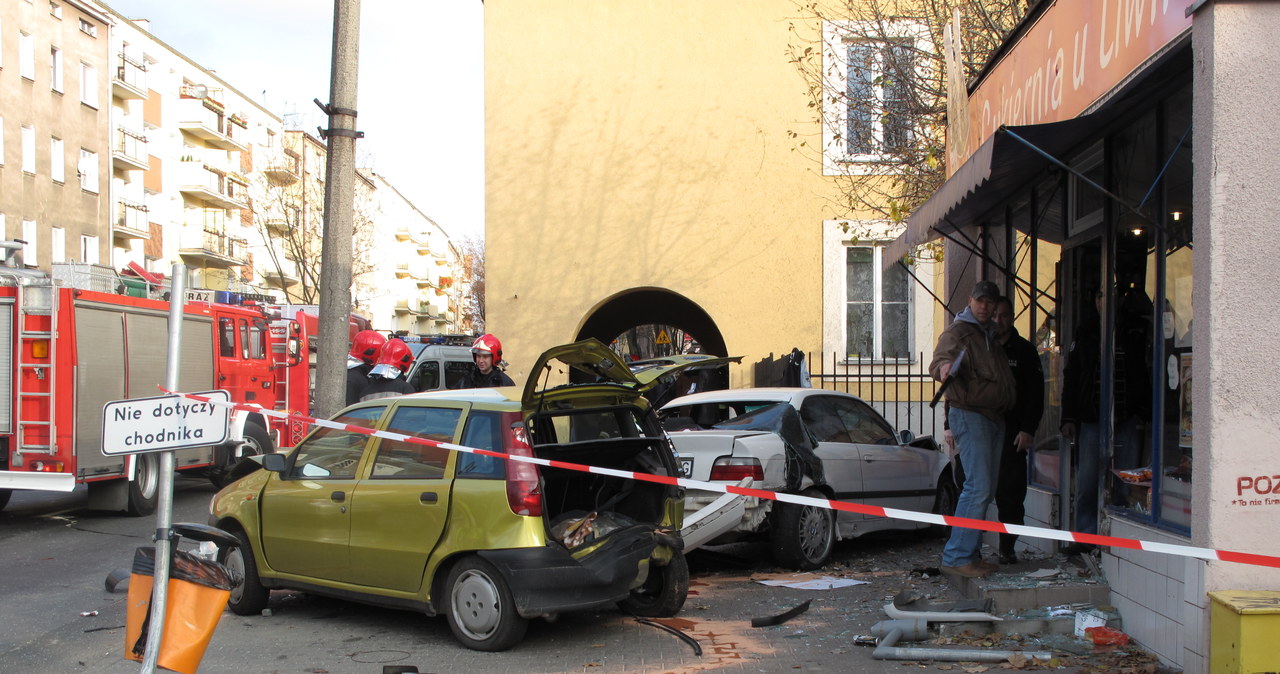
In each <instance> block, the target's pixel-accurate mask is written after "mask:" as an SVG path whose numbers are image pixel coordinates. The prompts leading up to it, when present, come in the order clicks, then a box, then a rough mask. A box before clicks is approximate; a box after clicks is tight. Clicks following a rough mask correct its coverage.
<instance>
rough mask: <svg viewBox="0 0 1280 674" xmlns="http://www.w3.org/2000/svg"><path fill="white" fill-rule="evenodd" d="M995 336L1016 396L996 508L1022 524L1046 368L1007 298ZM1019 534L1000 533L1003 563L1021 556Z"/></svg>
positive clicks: (1000, 304)
mask: <svg viewBox="0 0 1280 674" xmlns="http://www.w3.org/2000/svg"><path fill="white" fill-rule="evenodd" d="M992 320H993V321H994V322H995V327H996V339H997V340H998V341H999V342H1000V343H1001V344H1003V345H1004V351H1005V354H1006V355H1008V357H1009V369H1011V370H1013V379H1014V382H1015V384H1016V387H1017V395H1016V397H1015V400H1014V405H1013V409H1012V410H1009V411H1008V412H1006V413H1005V415H1004V444H1003V445H1002V449H1001V454H1000V472H999V476H998V477H997V478H996V510H997V511H999V516H1000V521H1001V522H1004V523H1005V524H1023V517H1024V516H1025V515H1026V507H1025V501H1026V500H1027V450H1028V449H1029V448H1030V447H1031V444H1032V442H1033V441H1034V440H1035V436H1036V428H1037V427H1039V425H1040V417H1041V415H1043V414H1044V369H1043V368H1042V367H1041V365H1040V354H1039V353H1037V352H1036V347H1034V346H1032V344H1031V342H1028V341H1027V340H1026V339H1024V338H1023V337H1022V336H1021V335H1019V334H1018V330H1017V328H1014V327H1013V302H1012V301H1010V300H1009V298H1008V297H1003V296H1002V297H1000V298H999V299H998V300H997V301H996V309H995V314H994V315H993V318H992ZM1017 540H1018V536H1017V535H1016V534H1000V563H1001V564H1013V563H1015V562H1017V561H1018V555H1017V553H1015V552H1014V549H1013V546H1014V544H1015V543H1016V542H1017Z"/></svg>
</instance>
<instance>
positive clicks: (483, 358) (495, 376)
mask: <svg viewBox="0 0 1280 674" xmlns="http://www.w3.org/2000/svg"><path fill="white" fill-rule="evenodd" d="M471 362H472V364H473V366H474V367H472V368H471V371H470V372H468V373H467V376H465V377H463V378H462V379H460V380H459V381H458V383H457V384H455V385H454V386H453V387H452V388H494V387H497V386H515V385H516V383H515V382H514V381H511V377H508V376H507V373H505V372H503V371H502V368H503V367H504V366H505V365H506V363H505V362H504V361H503V360H502V342H499V341H498V338H497V337H494V336H493V335H490V334H488V333H486V334H483V335H480V336H479V337H477V338H476V341H474V342H472V344H471Z"/></svg>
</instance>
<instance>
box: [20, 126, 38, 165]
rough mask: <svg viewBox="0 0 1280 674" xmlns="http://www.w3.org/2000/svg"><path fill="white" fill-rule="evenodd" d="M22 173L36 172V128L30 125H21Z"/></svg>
mask: <svg viewBox="0 0 1280 674" xmlns="http://www.w3.org/2000/svg"><path fill="white" fill-rule="evenodd" d="M22 172H23V173H30V174H32V175H35V172H36V127H34V126H31V125H30V124H23V125H22Z"/></svg>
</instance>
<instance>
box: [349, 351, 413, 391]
mask: <svg viewBox="0 0 1280 674" xmlns="http://www.w3.org/2000/svg"><path fill="white" fill-rule="evenodd" d="M410 365H413V351H411V350H410V349H409V345H408V344H405V343H404V342H403V341H401V340H399V339H389V340H387V343H386V344H383V345H382V349H381V350H380V351H379V352H378V362H377V364H376V365H374V366H373V369H372V370H370V371H369V383H368V384H367V385H365V387H364V391H362V392H361V393H360V401H361V402H364V401H365V400H377V399H378V398H391V397H393V396H398V395H404V394H406V393H416V391H414V390H413V387H412V386H410V385H409V382H408V381H407V380H406V379H405V377H404V375H405V374H406V373H408V372H409V366H410Z"/></svg>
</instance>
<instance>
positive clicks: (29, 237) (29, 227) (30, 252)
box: [22, 220, 38, 267]
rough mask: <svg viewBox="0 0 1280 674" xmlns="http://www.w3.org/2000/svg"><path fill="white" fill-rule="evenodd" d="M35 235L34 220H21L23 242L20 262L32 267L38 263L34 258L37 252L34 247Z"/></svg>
mask: <svg viewBox="0 0 1280 674" xmlns="http://www.w3.org/2000/svg"><path fill="white" fill-rule="evenodd" d="M36 236H37V232H36V221H35V220H23V221H22V240H23V241H24V242H25V243H23V244H22V263H23V264H26V265H30V266H33V267H34V266H36V264H38V261H37V259H36V253H37V252H38V249H37V248H36Z"/></svg>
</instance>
